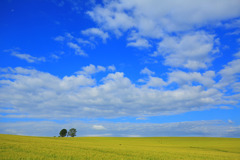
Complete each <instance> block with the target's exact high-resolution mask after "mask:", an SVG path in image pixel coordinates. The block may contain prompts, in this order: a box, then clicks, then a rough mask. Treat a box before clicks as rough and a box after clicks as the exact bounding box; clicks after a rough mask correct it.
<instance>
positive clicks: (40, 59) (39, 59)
mask: <svg viewBox="0 0 240 160" xmlns="http://www.w3.org/2000/svg"><path fill="white" fill-rule="evenodd" d="M5 52H10V54H11V55H12V56H14V57H17V58H19V59H22V60H25V61H27V62H29V63H36V62H45V61H46V58H45V57H34V56H31V55H30V54H26V53H20V52H18V51H16V50H5Z"/></svg>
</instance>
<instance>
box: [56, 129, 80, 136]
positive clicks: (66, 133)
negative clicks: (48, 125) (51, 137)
mask: <svg viewBox="0 0 240 160" xmlns="http://www.w3.org/2000/svg"><path fill="white" fill-rule="evenodd" d="M76 133H77V130H76V129H75V128H71V129H69V131H67V130H66V129H62V130H61V131H60V132H59V137H66V136H70V137H75V136H76Z"/></svg>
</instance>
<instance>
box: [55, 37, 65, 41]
mask: <svg viewBox="0 0 240 160" xmlns="http://www.w3.org/2000/svg"><path fill="white" fill-rule="evenodd" d="M54 40H55V41H60V42H62V41H64V40H65V37H63V36H57V37H55V38H54Z"/></svg>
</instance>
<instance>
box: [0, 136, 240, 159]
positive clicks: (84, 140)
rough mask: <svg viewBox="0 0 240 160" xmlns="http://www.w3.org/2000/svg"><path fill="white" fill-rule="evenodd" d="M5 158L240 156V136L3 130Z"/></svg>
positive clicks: (0, 150)
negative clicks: (83, 134) (7, 132)
mask: <svg viewBox="0 0 240 160" xmlns="http://www.w3.org/2000/svg"><path fill="white" fill-rule="evenodd" d="M0 159H4V160H10V159H11V160H18V159H21V160H24V159H26V160H31V159H42V160H45V159H57V160H81V159H84V160H95V159H96V160H141V159H142V160H185V159H186V160H203V159H204V160H240V139H239V138H202V137H151V138H119V137H74V138H72V137H71V138H70V137H65V138H60V137H29V136H15V135H4V134H0Z"/></svg>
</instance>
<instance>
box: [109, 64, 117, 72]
mask: <svg viewBox="0 0 240 160" xmlns="http://www.w3.org/2000/svg"><path fill="white" fill-rule="evenodd" d="M108 70H109V71H116V67H115V66H114V65H111V66H108Z"/></svg>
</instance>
